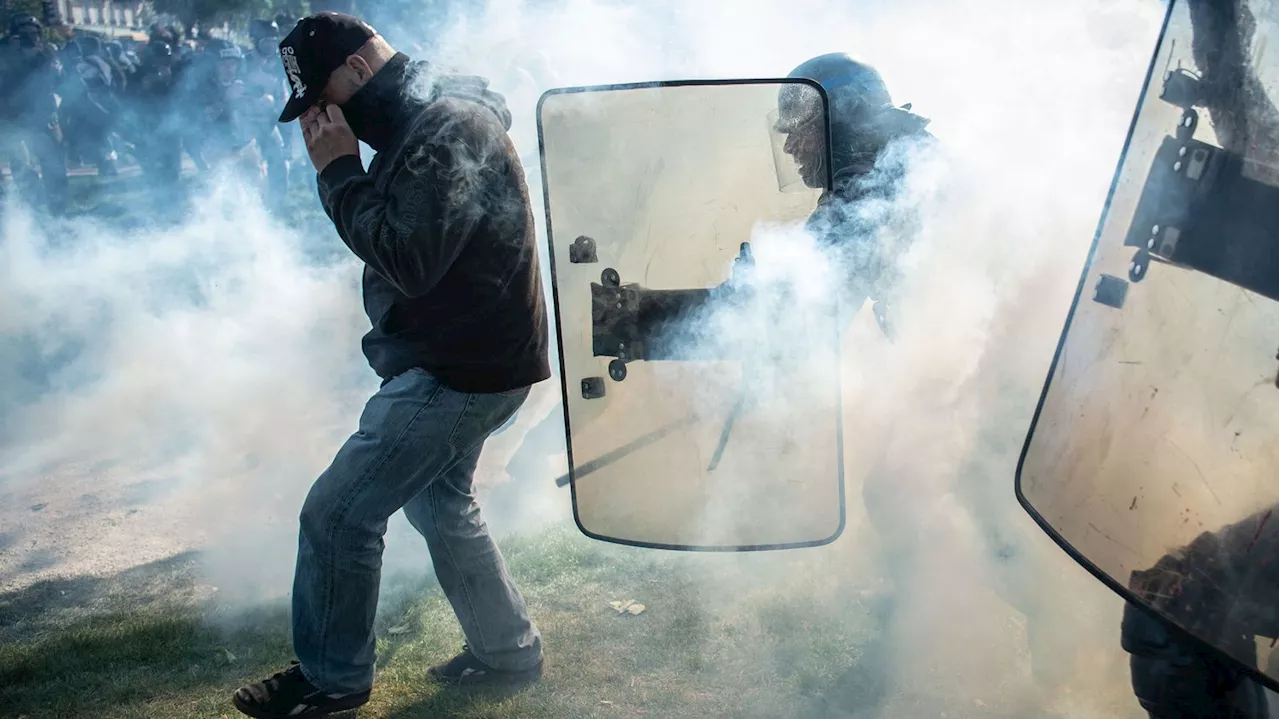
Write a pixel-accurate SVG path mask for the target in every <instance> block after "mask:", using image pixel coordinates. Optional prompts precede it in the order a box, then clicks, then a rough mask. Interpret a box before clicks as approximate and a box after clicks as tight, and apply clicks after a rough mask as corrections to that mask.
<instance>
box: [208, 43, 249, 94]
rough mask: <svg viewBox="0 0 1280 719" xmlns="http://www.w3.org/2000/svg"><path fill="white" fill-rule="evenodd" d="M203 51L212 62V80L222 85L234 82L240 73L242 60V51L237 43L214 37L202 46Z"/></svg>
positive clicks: (226, 85)
mask: <svg viewBox="0 0 1280 719" xmlns="http://www.w3.org/2000/svg"><path fill="white" fill-rule="evenodd" d="M204 51H205V53H206V54H207V55H208V56H209V58H210V59H211V60H213V62H214V80H216V81H217V83H218V84H219V85H222V86H223V87H228V86H230V85H231V83H233V82H235V79H236V75H238V74H239V73H240V63H241V61H243V60H244V52H243V51H242V50H241V49H240V46H239V45H236V44H235V43H233V42H230V41H228V40H222V39H220V38H214V39H212V40H210V41H209V43H208V44H207V45H205V47H204Z"/></svg>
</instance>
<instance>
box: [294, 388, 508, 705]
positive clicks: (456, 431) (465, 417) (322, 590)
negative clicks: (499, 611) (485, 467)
mask: <svg viewBox="0 0 1280 719" xmlns="http://www.w3.org/2000/svg"><path fill="white" fill-rule="evenodd" d="M526 394H527V390H520V391H517V392H516V393H506V394H484V395H481V394H464V393H460V392H455V391H453V390H450V389H448V388H447V387H445V386H443V385H442V384H440V382H439V381H438V380H437V379H436V378H434V377H433V376H431V375H430V374H428V373H427V372H424V371H421V370H410V371H408V372H406V373H404V374H402V375H399V376H397V377H394V378H392V379H391V380H389V381H387V382H386V383H385V384H384V385H383V387H382V389H381V390H379V391H378V393H377V394H376V395H374V396H373V398H372V399H370V400H369V402H368V404H367V405H366V407H365V410H364V413H363V414H362V415H361V417H360V426H359V430H358V431H357V432H356V433H355V434H354V435H352V436H351V437H350V439H348V440H347V442H346V443H345V444H344V445H343V446H342V448H341V449H340V450H339V452H338V455H337V457H336V458H335V459H334V461H333V464H332V465H331V466H330V467H329V468H328V469H327V470H325V472H324V473H323V474H322V475H321V476H320V478H319V479H318V480H316V483H315V485H314V486H313V487H312V488H311V492H310V494H309V495H308V496H307V500H306V502H305V504H304V506H303V509H302V514H301V529H300V533H299V542H298V565H297V571H296V574H295V577H294V590H293V641H294V649H295V651H296V652H297V655H298V659H299V660H300V661H301V673H302V674H303V675H304V676H305V677H306V679H307V680H308V681H309V682H310V683H311V684H313V685H314V686H316V687H318V688H320V689H322V690H324V691H326V692H330V693H339V694H344V693H357V692H363V691H366V690H368V689H369V687H370V686H371V685H372V683H373V671H374V633H373V621H374V613H375V611H376V608H377V604H378V584H379V579H380V573H381V568H382V550H383V535H384V534H385V533H386V529H387V520H388V518H389V517H390V516H391V515H392V514H394V513H395V512H396V511H397V510H399V509H400V508H401V507H403V506H405V504H406V503H408V502H410V500H413V499H414V498H415V497H418V496H420V495H423V494H424V490H426V489H428V488H429V487H430V486H432V485H433V484H434V483H435V482H437V481H439V480H442V479H443V480H444V481H446V482H448V483H449V484H448V486H447V487H445V488H444V489H442V490H440V492H438V493H436V492H431V493H427V495H426V496H428V497H437V501H436V505H435V506H436V509H437V511H438V512H440V513H442V514H440V515H439V516H438V517H435V518H434V520H433V521H435V522H436V523H437V525H436V526H438V527H444V528H446V530H445V532H444V536H445V537H446V540H445V542H444V546H445V550H444V551H449V552H461V551H464V544H465V549H472V548H473V547H475V546H479V545H476V544H475V543H474V541H471V542H469V543H465V542H464V544H457V543H455V542H454V541H453V540H454V538H455V537H454V535H455V534H456V533H457V532H459V531H462V529H461V528H463V527H465V526H467V523H468V522H469V521H470V519H471V517H472V516H474V515H469V516H446V515H444V514H443V512H458V513H462V512H465V511H467V507H468V505H466V504H463V503H461V502H459V501H455V500H456V493H457V491H459V488H460V487H461V486H462V485H463V479H462V478H463V477H466V478H468V480H469V477H470V472H471V469H472V468H473V467H474V464H475V456H476V455H477V454H478V453H479V450H480V446H481V444H482V443H483V442H484V439H485V437H487V436H488V434H489V433H490V432H492V431H493V429H494V428H496V427H497V426H499V425H501V424H502V422H504V421H506V419H507V418H508V417H510V416H511V414H512V413H513V412H515V410H516V409H517V408H518V407H519V405H520V402H522V401H523V400H524V397H525V395H526ZM418 516H421V515H420V513H418ZM459 541H463V540H459ZM432 549H433V550H435V549H436V547H432ZM467 556H468V557H469V555H467ZM476 556H477V557H482V556H483V554H482V553H480V552H477V555H476ZM493 556H496V550H494V551H493ZM455 558H458V559H461V558H463V556H462V555H456V556H455ZM476 561H479V560H478V559H477V560H476ZM491 587H498V589H499V590H503V588H502V587H499V586H498V585H485V588H491ZM462 591H464V592H467V593H469V594H470V597H469V598H470V599H471V600H472V601H475V602H477V606H487V605H488V603H489V602H490V601H495V600H490V599H489V598H488V597H483V596H478V595H476V594H475V592H476V591H477V587H475V586H472V585H465V586H464V589H463V590H462ZM496 601H498V602H502V601H505V597H499V598H498V600H496ZM477 617H478V620H479V621H487V620H488V619H489V617H488V615H486V614H477ZM484 631H485V632H486V637H487V636H488V635H487V633H488V632H489V631H490V628H489V627H488V626H485V628H484ZM495 636H496V635H495ZM524 659H525V657H524V656H522V657H520V660H524Z"/></svg>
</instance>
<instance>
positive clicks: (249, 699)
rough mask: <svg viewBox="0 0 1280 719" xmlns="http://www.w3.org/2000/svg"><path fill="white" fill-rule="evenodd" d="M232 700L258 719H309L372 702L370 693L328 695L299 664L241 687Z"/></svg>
mask: <svg viewBox="0 0 1280 719" xmlns="http://www.w3.org/2000/svg"><path fill="white" fill-rule="evenodd" d="M232 701H233V702H234V703H235V705H236V709H239V710H240V711H241V712H243V713H245V714H248V715H249V716H251V717H255V718H256V719H306V717H320V716H325V715H326V714H333V713H334V712H343V711H347V710H350V709H355V708H356V707H358V706H362V705H364V704H365V703H366V702H368V701H369V692H368V691H363V692H359V693H356V694H339V695H337V696H334V695H332V694H325V693H324V692H322V691H320V690H319V689H316V688H315V686H314V685H312V683H311V682H309V681H307V678H306V677H304V676H302V665H300V664H298V662H296V661H295V662H293V663H291V664H290V665H289V668H288V669H286V670H284V671H282V672H279V673H277V674H274V675H272V676H271V677H270V678H268V679H263V680H262V681H260V682H258V683H257V684H250V685H249V686H245V687H240V688H239V689H238V690H236V694H235V696H234V697H232Z"/></svg>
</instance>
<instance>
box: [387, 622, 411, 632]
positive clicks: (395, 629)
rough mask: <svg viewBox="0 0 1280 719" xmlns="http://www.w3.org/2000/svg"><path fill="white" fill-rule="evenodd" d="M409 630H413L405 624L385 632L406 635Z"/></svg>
mask: <svg viewBox="0 0 1280 719" xmlns="http://www.w3.org/2000/svg"><path fill="white" fill-rule="evenodd" d="M410 629H413V627H412V626H411V625H410V624H408V623H405V624H401V625H399V626H396V627H391V628H390V629H388V630H387V634H393V635H394V634H408V633H409V630H410Z"/></svg>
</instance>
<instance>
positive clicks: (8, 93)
mask: <svg viewBox="0 0 1280 719" xmlns="http://www.w3.org/2000/svg"><path fill="white" fill-rule="evenodd" d="M42 30H43V27H42V26H41V24H40V21H39V20H37V19H36V18H34V17H32V16H30V15H20V16H17V17H15V18H13V19H12V20H11V21H10V23H9V35H8V36H7V37H6V38H5V43H4V47H3V48H2V49H0V72H2V73H3V75H4V77H5V78H7V80H8V81H7V83H6V85H5V87H4V88H3V89H2V90H0V127H2V128H3V130H4V132H5V135H7V137H5V138H4V145H3V147H0V150H3V151H5V152H7V154H8V155H9V157H10V169H11V171H12V173H13V177H14V180H15V184H19V185H20V186H23V187H25V188H26V189H28V190H31V191H35V188H36V186H37V185H41V186H42V188H43V193H38V192H37V193H36V194H43V200H44V205H45V206H46V207H47V209H48V210H49V211H50V212H52V213H54V214H60V213H62V212H64V211H65V210H66V206H67V167H66V160H65V158H64V157H63V153H62V128H61V125H60V123H59V121H58V105H57V100H56V99H55V90H56V88H57V86H58V81H59V76H60V74H61V71H62V68H61V64H60V63H59V62H58V58H57V55H56V54H55V53H54V52H53V50H52V48H50V47H48V46H47V45H45V43H44V42H43V40H42V39H41V32H42ZM28 152H29V153H30V154H31V155H33V156H34V159H35V164H38V165H39V168H40V169H39V173H38V174H39V178H38V180H37V178H36V174H37V173H36V170H35V169H34V168H32V167H31V163H30V162H28V161H27V160H26V156H27V153H28Z"/></svg>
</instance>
